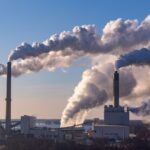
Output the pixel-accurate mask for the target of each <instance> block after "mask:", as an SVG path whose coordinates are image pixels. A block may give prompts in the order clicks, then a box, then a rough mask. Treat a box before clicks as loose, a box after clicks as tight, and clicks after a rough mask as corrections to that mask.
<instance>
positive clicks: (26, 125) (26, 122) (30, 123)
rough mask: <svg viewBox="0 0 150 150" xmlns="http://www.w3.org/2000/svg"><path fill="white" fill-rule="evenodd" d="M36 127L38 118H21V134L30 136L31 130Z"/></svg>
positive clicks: (25, 116)
mask: <svg viewBox="0 0 150 150" xmlns="http://www.w3.org/2000/svg"><path fill="white" fill-rule="evenodd" d="M35 126H36V117H34V116H27V115H24V116H21V133H22V134H28V133H29V131H30V129H31V128H34V127H35Z"/></svg>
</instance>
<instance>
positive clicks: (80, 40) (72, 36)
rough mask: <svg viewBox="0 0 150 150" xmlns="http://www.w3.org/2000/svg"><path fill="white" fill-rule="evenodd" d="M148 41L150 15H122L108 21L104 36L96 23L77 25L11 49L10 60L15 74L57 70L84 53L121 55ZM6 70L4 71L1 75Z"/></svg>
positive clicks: (146, 43) (146, 44)
mask: <svg viewBox="0 0 150 150" xmlns="http://www.w3.org/2000/svg"><path fill="white" fill-rule="evenodd" d="M149 43H150V16H147V17H146V18H145V19H144V20H143V21H142V22H141V23H140V24H139V23H138V21H137V20H124V19H121V18H119V19H116V20H113V21H110V22H108V23H107V24H106V26H105V27H104V29H103V33H102V35H100V33H98V32H97V29H96V26H95V25H82V26H76V27H74V28H73V29H72V31H63V32H62V33H60V34H54V35H52V36H50V38H49V39H47V40H45V41H44V42H42V43H33V44H32V45H30V44H28V43H23V44H22V45H20V46H18V47H17V48H16V49H14V50H12V51H11V53H10V55H9V61H13V62H12V63H14V64H15V65H14V66H15V67H14V69H12V70H14V71H13V72H14V73H13V75H14V76H18V75H21V74H23V73H28V72H37V71H39V70H41V69H48V70H49V68H50V70H55V69H57V68H60V67H61V65H62V67H66V66H67V67H68V66H70V65H71V64H72V62H73V61H74V60H76V59H77V58H79V57H82V56H83V55H87V54H101V53H113V54H115V55H118V54H123V53H124V52H126V51H131V50H132V49H136V48H142V47H148V46H149ZM68 51H69V52H68ZM76 53H77V55H76ZM74 55H76V56H75V57H74ZM72 56H73V57H72ZM66 57H71V58H67V59H70V61H66ZM63 58H64V62H65V65H64V63H63ZM48 59H49V60H48ZM20 60H21V61H20ZM52 61H53V62H52ZM60 62H61V63H60ZM32 63H33V64H34V67H33V65H32ZM57 63H58V64H57ZM48 65H50V67H49V66H48ZM4 72H5V71H4V70H1V72H0V74H4Z"/></svg>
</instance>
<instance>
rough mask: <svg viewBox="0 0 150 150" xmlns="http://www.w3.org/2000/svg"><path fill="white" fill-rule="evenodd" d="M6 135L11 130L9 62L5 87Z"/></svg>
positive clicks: (9, 63)
mask: <svg viewBox="0 0 150 150" xmlns="http://www.w3.org/2000/svg"><path fill="white" fill-rule="evenodd" d="M6 95H7V97H6V135H7V136H9V135H10V132H11V62H8V63H7V87H6Z"/></svg>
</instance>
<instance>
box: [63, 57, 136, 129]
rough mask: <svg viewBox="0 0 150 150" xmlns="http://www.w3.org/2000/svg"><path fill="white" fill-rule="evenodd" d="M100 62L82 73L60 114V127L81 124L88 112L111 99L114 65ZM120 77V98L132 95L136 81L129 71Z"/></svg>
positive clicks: (125, 71) (124, 71)
mask: <svg viewBox="0 0 150 150" xmlns="http://www.w3.org/2000/svg"><path fill="white" fill-rule="evenodd" d="M107 58H110V56H107ZM103 59H104V58H103ZM101 61H102V57H101ZM102 62H103V61H102ZM102 62H99V64H97V65H94V66H93V67H92V68H91V69H88V70H86V71H84V72H83V75H82V80H81V81H80V83H79V84H78V85H77V87H76V88H75V90H74V93H73V95H72V96H71V97H70V98H69V100H68V104H67V106H66V107H65V109H64V111H63V113H62V118H61V126H62V127H64V126H70V125H74V124H79V123H82V122H83V121H84V119H85V116H86V114H87V112H88V111H90V110H91V109H92V108H94V107H98V106H101V105H103V104H104V103H106V101H107V100H109V99H111V100H112V99H113V90H112V86H113V85H112V84H113V83H112V82H113V81H112V77H113V73H114V65H113V64H112V63H108V61H107V63H102ZM120 77H121V78H120V86H121V89H120V96H121V97H126V96H128V95H129V94H131V93H132V91H133V89H134V87H135V86H136V80H135V78H134V76H133V74H132V73H131V72H130V71H129V69H126V70H123V71H120ZM125 81H126V82H125ZM78 116H80V118H78Z"/></svg>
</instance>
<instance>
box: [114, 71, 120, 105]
mask: <svg viewBox="0 0 150 150" xmlns="http://www.w3.org/2000/svg"><path fill="white" fill-rule="evenodd" d="M113 82H114V83H113V86H114V87H113V89H114V107H118V106H119V73H118V71H115V73H114V80H113Z"/></svg>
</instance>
